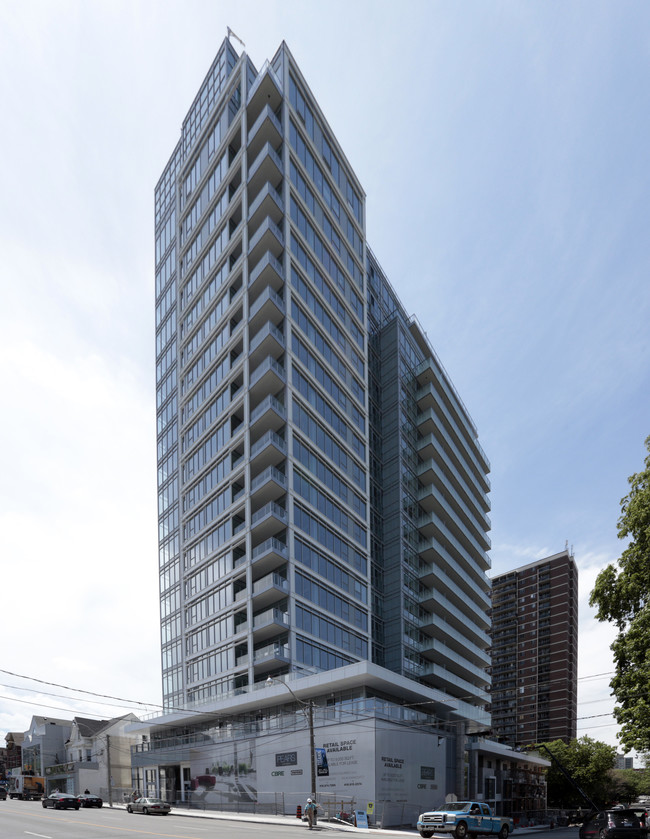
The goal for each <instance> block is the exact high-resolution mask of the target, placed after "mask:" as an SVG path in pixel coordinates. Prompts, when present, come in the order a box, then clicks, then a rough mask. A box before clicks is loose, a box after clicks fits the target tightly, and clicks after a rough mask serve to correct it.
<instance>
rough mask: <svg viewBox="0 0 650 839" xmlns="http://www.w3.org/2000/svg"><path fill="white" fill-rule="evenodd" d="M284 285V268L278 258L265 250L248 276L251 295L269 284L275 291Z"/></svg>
mask: <svg viewBox="0 0 650 839" xmlns="http://www.w3.org/2000/svg"><path fill="white" fill-rule="evenodd" d="M283 285H284V268H283V267H282V263H281V262H280V260H279V259H277V258H276V257H275V256H273V254H272V253H271V251H267V252H266V253H265V254H263V256H262V257H261V259H260V260H259V262H258V263H257V264H256V265H255V267H254V268H253V269H252V271H251V272H250V274H249V277H248V290H249V292H250V293H251V295H253V294H256V293H257V292H258V291H261V289H263V288H264V286H269V287H270V288H272V289H273V290H274V291H275V292H279V291H281V290H282V286H283Z"/></svg>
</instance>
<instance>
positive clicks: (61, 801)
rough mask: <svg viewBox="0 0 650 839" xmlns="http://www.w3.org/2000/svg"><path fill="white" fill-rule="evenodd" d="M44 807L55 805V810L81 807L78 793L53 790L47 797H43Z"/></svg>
mask: <svg viewBox="0 0 650 839" xmlns="http://www.w3.org/2000/svg"><path fill="white" fill-rule="evenodd" d="M41 804H42V805H43V807H54V809H55V810H71V809H73V808H74V809H75V810H78V809H79V808H80V807H81V804H80V803H79V799H78V798H77V796H76V795H68V793H67V792H53V793H52V795H48V796H47V798H42V799H41Z"/></svg>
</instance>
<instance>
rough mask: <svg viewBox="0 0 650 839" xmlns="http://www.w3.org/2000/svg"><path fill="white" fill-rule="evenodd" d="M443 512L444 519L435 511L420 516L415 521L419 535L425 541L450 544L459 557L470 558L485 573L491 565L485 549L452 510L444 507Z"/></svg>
mask: <svg viewBox="0 0 650 839" xmlns="http://www.w3.org/2000/svg"><path fill="white" fill-rule="evenodd" d="M441 506H443V505H441ZM443 512H444V515H445V518H443V517H442V516H440V515H438V514H437V512H436V511H434V512H431V513H426V514H425V515H423V516H420V518H419V519H418V521H417V527H418V530H419V531H420V533H421V534H422V535H423V536H424V537H425V538H427V539H437V540H439V541H440V542H442V543H443V544H451V545H452V546H453V547H454V549H455V550H456V551H457V552H458V553H459V554H460V556H462V557H465V556H467V555H469V556H471V558H472V560H474V561H475V562H477V563H478V564H479V566H480V567H481V569H482V570H483V571H487V570H488V568H490V567H491V564H492V563H491V560H490V557H489V556H488V555H487V554H486V553H485V549H484V548H483V547H482V546H481V545H479V543H478V542H477V541H476V539H474V537H473V536H472V534H471V533H470V532H469V530H468V529H467V528H466V527H465V525H464V524H463V523H462V522H461V520H460V519H459V518H458V516H457V515H456V514H455V513H454V512H453V510H451V509H450V508H449V507H448V506H444V507H443ZM461 540H462V541H461Z"/></svg>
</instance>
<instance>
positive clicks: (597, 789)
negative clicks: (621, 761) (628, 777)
mask: <svg viewBox="0 0 650 839" xmlns="http://www.w3.org/2000/svg"><path fill="white" fill-rule="evenodd" d="M541 745H544V746H545V747H546V748H547V749H548V751H550V752H551V753H552V754H553V756H554V757H555V758H556V759H557V760H558V761H559V762H560V763H561V764H562V766H563V767H564V769H565V770H566V772H567V774H568V775H569V776H570V777H571V778H572V779H573V781H574V783H575V784H577V785H578V786H579V787H580V789H581V790H582V791H583V792H584V793H585V794H586V795H587V796H589V798H590V799H591V800H592V801H593V802H594V804H596V805H599V806H605V805H606V804H608V803H609V802H610V800H611V797H612V792H613V783H612V778H611V776H610V770H611V769H612V768H613V767H614V764H615V762H616V749H615V748H614V746H608V745H607V744H606V743H601V742H600V741H599V740H592V739H591V737H587V736H585V737H581V738H580V739H579V740H571V741H570V742H569V743H565V742H564V740H552V741H551V742H549V743H543V744H541ZM536 748H539V747H536ZM539 753H540V755H541V756H542V757H549V755H548V752H546V751H545V750H544V749H540V752H539ZM549 759H550V758H549ZM546 784H547V788H546V794H547V801H548V805H549V806H550V807H564V808H567V809H569V808H573V807H586V806H588V805H587V803H586V802H585V801H583V800H582V798H581V796H580V793H579V792H578V791H577V789H576V788H575V786H573V784H572V783H571V782H570V781H569V780H567V778H566V776H565V775H564V773H563V772H562V770H561V769H560V768H559V766H558V765H557V763H556V762H555V761H551V765H550V767H549V768H548V772H547V775H546Z"/></svg>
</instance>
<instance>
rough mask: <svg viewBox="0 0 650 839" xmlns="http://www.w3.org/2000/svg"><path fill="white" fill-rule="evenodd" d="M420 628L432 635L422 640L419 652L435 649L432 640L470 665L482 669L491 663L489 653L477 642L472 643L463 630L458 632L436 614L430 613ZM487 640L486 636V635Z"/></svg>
mask: <svg viewBox="0 0 650 839" xmlns="http://www.w3.org/2000/svg"><path fill="white" fill-rule="evenodd" d="M422 629H423V630H424V631H425V632H430V633H431V635H432V636H433V637H432V638H428V639H427V640H426V641H424V642H423V643H422V645H421V647H420V652H422V653H426V652H428V651H430V650H435V649H437V648H436V647H435V644H434V642H439V643H441V644H442V645H443V647H444V649H446V650H448V651H449V654H452V653H454V654H456V655H459V656H460V657H461V659H463V660H465V661H467V662H468V663H469V664H471V665H472V667H475V668H478V669H479V670H481V671H483V670H484V669H485V668H486V667H489V666H490V664H491V658H490V654H489V653H488V652H486V651H485V649H483V648H482V647H480V646H478V644H475V643H473V642H472V641H470V639H469V638H468V637H467V635H466V634H465V633H464V632H460V631H459V630H458V629H457V628H456V627H455V626H453V625H452V624H451V623H449V621H446V620H443V619H442V618H441V617H439V616H437V615H431V616H430V617H429V619H428V620H424V621H423V622H422ZM486 640H487V637H486Z"/></svg>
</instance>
